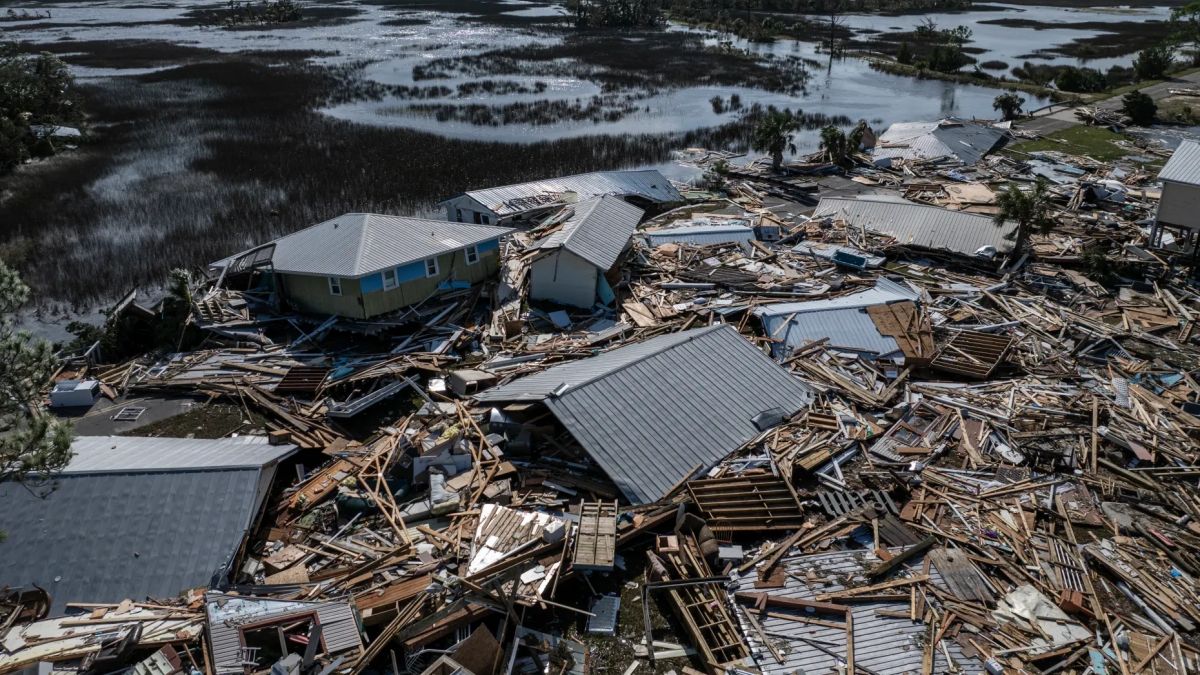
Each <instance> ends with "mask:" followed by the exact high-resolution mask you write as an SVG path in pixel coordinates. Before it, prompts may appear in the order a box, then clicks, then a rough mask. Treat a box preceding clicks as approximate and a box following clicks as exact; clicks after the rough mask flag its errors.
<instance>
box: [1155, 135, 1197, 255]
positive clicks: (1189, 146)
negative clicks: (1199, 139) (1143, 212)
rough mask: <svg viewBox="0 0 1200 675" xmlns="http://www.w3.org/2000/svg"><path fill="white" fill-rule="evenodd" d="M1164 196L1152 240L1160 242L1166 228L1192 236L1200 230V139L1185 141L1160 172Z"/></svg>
mask: <svg viewBox="0 0 1200 675" xmlns="http://www.w3.org/2000/svg"><path fill="white" fill-rule="evenodd" d="M1158 179H1159V180H1160V181H1162V197H1161V198H1160V199H1159V201H1158V212H1157V213H1156V214H1155V218H1154V231H1153V233H1152V234H1151V237H1150V240H1151V242H1152V243H1153V244H1156V245H1157V244H1159V243H1160V242H1161V240H1162V232H1163V230H1164V229H1170V230H1173V231H1175V232H1177V233H1179V234H1181V235H1182V236H1183V237H1184V238H1185V239H1187V240H1190V239H1191V237H1192V236H1194V235H1193V234H1192V233H1193V232H1195V231H1196V230H1200V143H1196V142H1194V141H1183V142H1182V143H1180V144H1179V147H1178V148H1176V150H1175V152H1174V153H1172V154H1171V158H1170V159H1168V160H1167V163H1166V164H1165V165H1164V166H1163V168H1162V171H1160V172H1159V174H1158Z"/></svg>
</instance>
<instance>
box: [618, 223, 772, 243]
mask: <svg viewBox="0 0 1200 675" xmlns="http://www.w3.org/2000/svg"><path fill="white" fill-rule="evenodd" d="M642 235H643V236H645V237H646V243H648V244H649V245H651V246H662V245H663V244H693V245H696V246H706V245H708V244H730V243H736V242H743V241H750V240H752V239H754V228H752V227H750V226H748V225H689V226H684V227H667V228H663V229H658V230H646V231H645V232H643V233H642Z"/></svg>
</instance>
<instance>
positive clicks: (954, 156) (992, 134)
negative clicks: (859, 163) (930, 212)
mask: <svg viewBox="0 0 1200 675" xmlns="http://www.w3.org/2000/svg"><path fill="white" fill-rule="evenodd" d="M1006 136H1007V132H1005V131H1004V130H1003V129H997V128H996V127H993V126H988V125H986V124H976V123H974V122H967V121H965V120H959V119H953V118H949V119H944V120H939V121H937V122H897V123H896V124H893V125H892V126H890V127H888V129H887V131H885V132H883V134H881V135H880V136H879V139H878V140H877V141H876V144H875V149H874V150H873V151H872V152H871V156H872V157H873V158H874V159H875V161H876V163H881V162H882V163H887V162H888V161H889V160H893V159H905V160H948V161H953V162H961V163H962V164H967V165H970V164H975V163H976V162H978V161H979V160H981V159H983V158H984V156H985V155H987V154H988V153H989V152H991V151H992V150H994V149H996V147H997V146H999V145H1000V144H1001V142H1002V141H1004V139H1005V138H1006Z"/></svg>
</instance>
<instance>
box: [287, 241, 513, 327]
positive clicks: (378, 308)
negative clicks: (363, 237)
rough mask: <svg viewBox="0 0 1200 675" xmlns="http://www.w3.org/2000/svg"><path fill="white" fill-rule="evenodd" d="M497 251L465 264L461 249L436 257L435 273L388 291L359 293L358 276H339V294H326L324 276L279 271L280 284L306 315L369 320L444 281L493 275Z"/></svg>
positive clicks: (497, 264)
mask: <svg viewBox="0 0 1200 675" xmlns="http://www.w3.org/2000/svg"><path fill="white" fill-rule="evenodd" d="M499 267H500V252H499V251H498V250H496V249H493V250H491V251H483V252H481V253H480V254H479V262H477V263H475V264H474V265H468V264H467V262H466V259H465V254H464V252H463V251H462V250H458V251H454V252H453V253H447V254H445V255H442V256H440V257H439V258H438V274H437V276H435V277H429V278H426V277H422V278H420V279H414V280H412V281H406V282H403V283H401V284H400V285H399V286H397V287H396V288H393V289H392V290H390V291H382V290H381V291H375V292H371V293H365V294H364V293H363V292H362V290H361V285H360V283H359V280H358V279H342V294H341V295H340V296H337V295H330V293H329V281H328V279H326V277H316V276H306V275H298V274H280V275H278V277H279V278H280V286H281V288H282V290H283V293H284V296H285V297H286V298H287V299H288V302H289V303H290V304H291V305H292V306H293V307H295V308H296V309H298V310H300V311H302V312H306V313H309V314H337V315H339V316H345V317H349V318H352V319H369V318H371V317H374V316H379V315H380V314H387V313H389V312H394V311H396V310H398V309H400V308H402V307H407V306H409V305H413V304H416V303H418V302H421V301H423V300H426V299H428V298H429V297H430V296H431V295H433V294H434V293H436V292H437V289H438V285H439V284H441V283H442V282H444V281H451V280H452V281H469V282H471V283H472V284H477V283H480V282H482V281H485V280H487V279H490V278H493V277H495V276H496V272H497V270H498V269H499Z"/></svg>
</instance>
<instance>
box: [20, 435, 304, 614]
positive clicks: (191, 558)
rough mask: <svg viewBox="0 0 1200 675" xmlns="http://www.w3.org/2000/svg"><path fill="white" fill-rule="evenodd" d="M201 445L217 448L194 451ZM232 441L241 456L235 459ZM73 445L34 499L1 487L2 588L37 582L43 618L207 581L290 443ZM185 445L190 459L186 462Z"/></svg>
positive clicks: (228, 560)
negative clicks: (48, 489)
mask: <svg viewBox="0 0 1200 675" xmlns="http://www.w3.org/2000/svg"><path fill="white" fill-rule="evenodd" d="M114 444H115V445H116V446H117V447H116V448H113V447H112V445H114ZM204 444H212V445H213V446H214V447H216V450H215V451H212V452H208V451H206V450H205V449H203V448H200V447H196V446H201V445H204ZM239 445H240V446H241V451H242V452H243V453H244V454H245V455H246V457H245V458H238V457H236V456H235V453H236V452H237V450H238V446H239ZM77 446H78V447H79V448H80V452H79V454H78V455H77V457H76V459H75V460H73V461H72V464H71V465H70V466H69V467H68V468H67V470H66V471H65V472H63V473H62V474H61V475H59V476H58V477H57V478H56V483H57V489H55V490H54V491H53V492H52V493H50V494H49V496H47V497H45V498H44V499H43V498H41V497H40V496H38V495H35V494H33V493H32V492H31V491H29V490H27V489H25V488H24V487H22V486H21V485H17V484H13V483H5V484H0V531H4V532H5V533H6V534H7V539H6V541H5V542H4V543H3V544H0V587H3V586H5V585H9V586H14V587H19V586H28V585H30V584H36V585H38V586H40V587H42V588H45V589H46V590H47V591H48V592H49V593H50V596H51V598H52V600H53V607H52V613H53V614H61V613H62V611H63V609H64V608H65V604H66V603H67V602H118V601H120V600H123V599H125V598H132V599H135V600H141V599H144V598H146V597H174V596H175V595H177V594H178V593H179V592H180V591H182V590H185V589H188V588H194V587H198V586H209V585H211V584H213V583H215V582H217V581H218V580H219V579H221V578H222V577H224V576H225V574H226V573H227V570H228V566H229V565H230V564H232V562H233V557H234V556H235V555H236V553H237V550H238V548H239V546H240V545H241V542H242V539H243V537H244V536H245V535H246V533H247V531H248V530H249V528H250V526H251V523H252V522H253V519H254V517H255V514H256V512H257V511H258V509H259V507H260V505H261V503H262V500H263V499H264V498H265V497H266V492H267V489H268V487H269V486H270V482H271V479H272V478H273V476H274V473H275V466H276V464H275V462H276V461H277V460H279V459H281V458H283V457H285V456H287V455H288V454H290V453H292V452H294V451H295V446H290V445H289V446H271V445H267V444H266V443H263V442H261V439H251V438H247V437H242V438H238V439H223V440H220V441H202V440H191V439H160V438H131V437H123V438H107V437H106V438H100V439H92V438H81V439H77V440H76V442H75V444H73V447H77ZM155 446H157V447H158V448H159V449H161V450H162V456H160V455H159V454H157V453H155V452H154V450H155ZM185 446H192V447H193V449H195V450H196V452H197V453H198V455H197V457H196V458H192V459H188V458H186V457H185V456H184V455H183V454H182V451H183V450H184V449H185ZM268 449H269V450H268ZM139 456H140V457H141V458H142V459H143V460H144V461H143V462H141V463H140V464H139V462H137V461H136V458H137V457H139ZM202 458H207V459H202ZM206 462H207V463H208V466H206V465H205V463H206Z"/></svg>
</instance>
